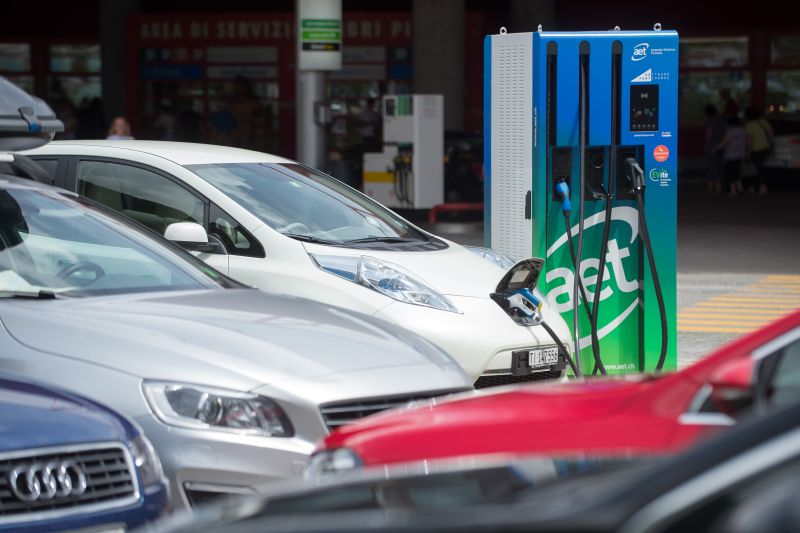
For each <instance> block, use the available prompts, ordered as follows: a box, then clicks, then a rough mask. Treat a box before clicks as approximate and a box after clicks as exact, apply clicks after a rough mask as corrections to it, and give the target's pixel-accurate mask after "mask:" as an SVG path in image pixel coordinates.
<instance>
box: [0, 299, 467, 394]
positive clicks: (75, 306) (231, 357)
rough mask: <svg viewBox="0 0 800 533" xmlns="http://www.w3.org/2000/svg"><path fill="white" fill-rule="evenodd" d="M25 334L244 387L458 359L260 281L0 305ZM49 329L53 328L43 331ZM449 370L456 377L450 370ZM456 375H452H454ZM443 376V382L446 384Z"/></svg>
mask: <svg viewBox="0 0 800 533" xmlns="http://www.w3.org/2000/svg"><path fill="white" fill-rule="evenodd" d="M0 317H1V318H2V322H3V324H4V325H5V327H6V328H7V329H8V331H9V332H10V333H11V335H12V336H14V337H15V338H16V339H17V340H18V341H19V342H21V343H23V344H25V345H27V346H29V347H32V348H35V349H37V350H41V351H46V352H50V353H55V354H60V355H64V356H67V357H71V358H74V359H79V360H82V361H86V362H89V363H93V364H98V365H104V366H107V367H110V368H113V369H116V370H121V371H123V372H127V373H129V374H131V375H134V376H138V377H142V378H151V379H172V380H177V381H189V382H196V383H214V384H216V385H217V386H227V387H232V388H236V389H238V390H242V387H245V390H252V389H254V388H256V387H258V386H259V385H263V384H268V383H273V382H276V381H287V380H290V379H294V380H296V379H302V378H312V377H320V376H325V375H342V374H350V373H354V372H358V371H365V370H370V369H388V368H399V367H411V366H416V367H421V368H423V369H426V370H423V371H428V372H430V373H433V374H436V373H437V372H438V373H440V374H442V373H445V372H442V370H443V369H447V372H446V374H447V375H448V376H453V375H455V376H462V378H461V379H462V380H463V381H462V382H459V383H458V384H457V385H458V386H463V385H464V384H465V383H466V378H465V377H463V373H460V374H454V373H453V372H452V367H454V366H456V363H455V362H454V361H453V360H452V359H451V358H450V357H449V356H447V355H446V354H445V353H444V352H442V351H441V350H439V349H438V348H435V347H434V346H433V345H432V344H431V343H429V342H427V341H425V340H423V339H422V338H421V337H419V336H417V335H414V334H412V333H410V332H407V331H405V330H403V329H401V328H398V327H396V326H392V325H389V324H386V323H385V322H383V321H380V320H378V319H374V318H371V317H367V316H365V315H360V314H357V313H353V312H349V311H346V310H342V309H339V308H336V307H332V306H327V305H323V304H319V303H316V302H312V301H309V300H304V299H300V298H292V297H286V296H275V295H269V294H266V293H264V292H261V291H258V290H255V289H230V290H210V291H187V292H171V293H163V292H162V293H149V294H140V295H122V296H109V297H92V298H85V299H64V300H51V301H31V302H28V301H26V302H23V301H19V300H16V301H14V302H7V303H5V304H4V305H0ZM42 331H46V332H47V335H42ZM450 379H452V378H450ZM451 384H452V383H451ZM443 385H444V384H443Z"/></svg>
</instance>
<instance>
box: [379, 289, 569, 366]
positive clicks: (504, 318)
mask: <svg viewBox="0 0 800 533" xmlns="http://www.w3.org/2000/svg"><path fill="white" fill-rule="evenodd" d="M447 297H448V299H450V301H451V302H453V304H454V305H455V306H456V307H457V308H458V309H459V310H460V311H461V313H450V312H447V311H440V310H438V309H433V308H430V307H423V306H419V305H410V304H406V303H402V302H392V303H390V304H389V305H387V306H385V307H384V308H382V309H381V310H380V311H378V312H377V313H375V316H376V317H378V318H382V319H384V320H388V321H390V322H394V323H396V324H400V325H402V326H403V327H405V328H407V329H409V330H411V331H413V332H414V333H417V334H419V335H422V336H423V337H425V338H427V339H428V340H430V341H431V342H433V343H435V344H436V345H438V346H439V347H440V348H442V349H443V350H445V351H446V352H447V353H449V354H450V355H451V356H452V357H453V358H454V359H455V360H456V361H458V363H459V364H460V365H461V366H462V367H463V368H464V370H465V371H466V372H467V374H468V375H469V376H470V378H471V379H472V380H473V381H476V380H478V379H479V378H480V377H481V376H498V375H512V374H513V370H512V368H513V365H512V357H513V353H514V352H515V351H518V350H525V349H532V348H537V347H543V346H555V342H554V341H553V339H552V338H551V337H550V336H549V335H548V334H547V332H546V331H545V330H544V328H542V327H540V326H520V325H518V324H516V323H515V322H514V321H513V320H511V318H510V317H509V316H508V315H506V313H505V312H504V311H503V310H502V309H501V308H500V306H498V305H497V304H496V303H495V302H494V301H492V300H491V299H490V298H488V297H486V298H476V297H467V296H449V295H448V296H447ZM542 311H543V314H544V319H545V321H547V323H548V324H549V325H550V327H551V328H552V329H553V330H554V331H555V333H556V335H557V336H558V337H559V339H560V340H561V342H562V343H564V345H565V346H566V347H567V349H568V350H570V351H571V350H572V341H571V339H570V334H569V330H568V328H567V325H566V323H565V322H564V320H563V319H562V318H561V317H560V316H559V315H558V314H557V313H556V312H555V311H553V310H552V309H550V308H547V307H545V308H544V309H543V310H542ZM535 370H536V373H539V372H550V373H551V374H550V375H551V377H558V376H556V375H555V373H558V374H559V375H561V374H563V372H564V365H563V362H559V364H556V365H552V366H550V367H542V368H537V369H535Z"/></svg>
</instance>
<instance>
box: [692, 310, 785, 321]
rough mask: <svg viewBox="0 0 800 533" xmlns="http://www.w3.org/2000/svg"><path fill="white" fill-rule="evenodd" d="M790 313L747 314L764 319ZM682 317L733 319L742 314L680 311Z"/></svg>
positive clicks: (753, 317) (750, 316)
mask: <svg viewBox="0 0 800 533" xmlns="http://www.w3.org/2000/svg"><path fill="white" fill-rule="evenodd" d="M787 314H788V313H782V312H777V313H751V312H749V311H748V312H747V316H748V317H749V318H752V319H763V320H773V319H776V318H780V317H782V316H785V315H787ZM681 318H731V319H734V318H735V319H738V318H741V314H739V313H719V312H716V313H694V312H691V313H690V312H686V311H682V312H680V313H678V320H680V319H681Z"/></svg>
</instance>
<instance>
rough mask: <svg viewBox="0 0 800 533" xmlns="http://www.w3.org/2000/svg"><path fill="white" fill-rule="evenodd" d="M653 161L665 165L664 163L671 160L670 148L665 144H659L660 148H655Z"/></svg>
mask: <svg viewBox="0 0 800 533" xmlns="http://www.w3.org/2000/svg"><path fill="white" fill-rule="evenodd" d="M653 159H655V160H656V161H658V162H659V163H663V162H664V161H666V160H667V159H669V148H667V147H666V146H664V145H663V144H659V145H658V146H656V147H655V148H653Z"/></svg>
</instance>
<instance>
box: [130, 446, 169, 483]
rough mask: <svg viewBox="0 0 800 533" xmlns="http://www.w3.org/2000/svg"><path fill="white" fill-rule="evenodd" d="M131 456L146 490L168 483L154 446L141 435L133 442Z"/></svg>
mask: <svg viewBox="0 0 800 533" xmlns="http://www.w3.org/2000/svg"><path fill="white" fill-rule="evenodd" d="M131 456H132V457H133V462H134V464H135V465H136V468H137V469H138V470H139V475H140V476H141V477H142V486H143V487H144V488H145V489H147V488H148V487H152V486H155V485H160V484H162V483H166V479H165V478H164V469H163V468H161V460H160V459H159V458H158V455H156V451H155V450H154V449H153V445H152V444H150V441H149V440H147V439H146V438H145V437H144V436H142V435H140V436H138V437H136V438H134V439H133V440H132V441H131Z"/></svg>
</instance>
